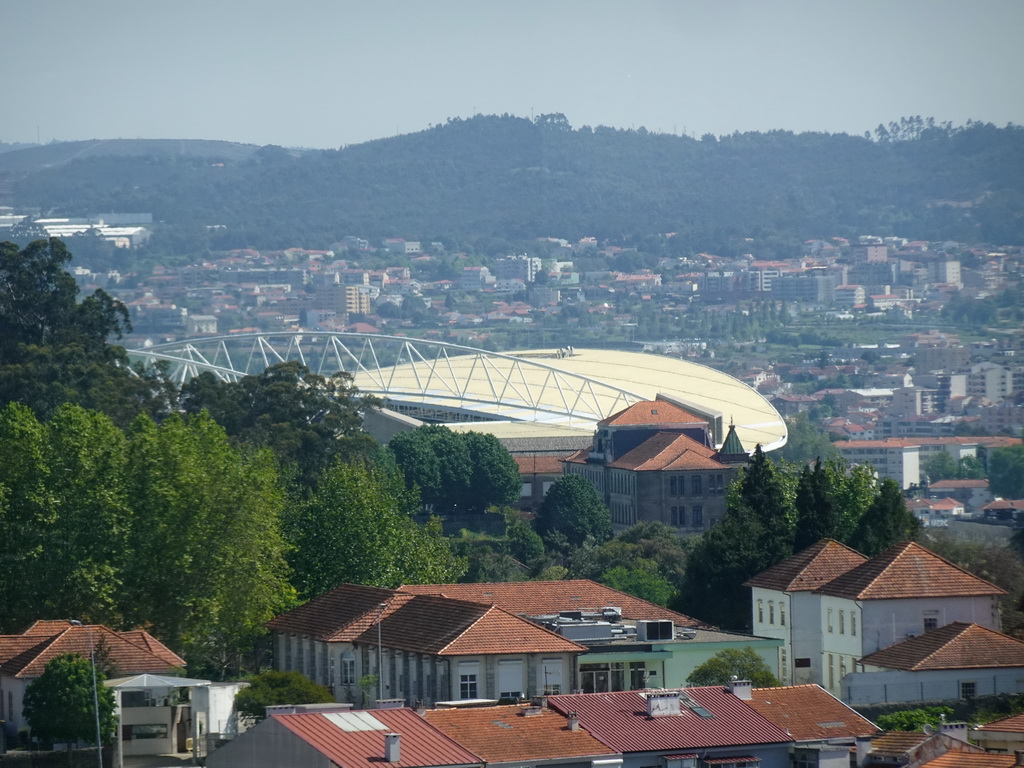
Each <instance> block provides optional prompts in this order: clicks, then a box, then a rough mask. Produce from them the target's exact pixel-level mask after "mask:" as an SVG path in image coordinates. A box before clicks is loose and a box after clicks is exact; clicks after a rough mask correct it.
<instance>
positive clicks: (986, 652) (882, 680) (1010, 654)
mask: <svg viewBox="0 0 1024 768" xmlns="http://www.w3.org/2000/svg"><path fill="white" fill-rule="evenodd" d="M857 668H858V669H857V671H855V672H851V673H850V674H848V675H846V676H845V677H844V678H843V680H842V698H843V700H844V701H846V702H847V703H848V704H851V705H853V706H865V705H870V704H893V703H910V702H923V701H942V700H946V699H968V698H973V697H975V696H992V695H995V694H1001V693H1003V694H1018V693H1024V642H1021V641H1020V640H1017V639H1016V638H1013V637H1009V636H1008V635H1004V634H1002V633H1000V632H996V631H994V630H992V629H988V628H987V627H982V626H979V625H978V624H968V623H965V622H960V621H955V622H953V623H952V624H947V625H946V626H944V627H939V628H938V629H933V630H931V631H930V632H925V633H924V634H923V635H918V636H916V637H912V638H909V639H906V640H903V641H902V642H899V643H896V644H895V645H890V646H889V647H888V648H883V649H882V650H880V651H876V652H875V653H872V654H868V655H867V656H865V657H864V658H862V659H861V660H860V662H858V664H857Z"/></svg>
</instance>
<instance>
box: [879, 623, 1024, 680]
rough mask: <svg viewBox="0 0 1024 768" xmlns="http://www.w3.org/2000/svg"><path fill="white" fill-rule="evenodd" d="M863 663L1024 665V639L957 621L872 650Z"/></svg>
mask: <svg viewBox="0 0 1024 768" xmlns="http://www.w3.org/2000/svg"><path fill="white" fill-rule="evenodd" d="M861 663H862V664H865V665H871V666H874V667H886V668H888V669H906V670H913V671H923V670H931V669H981V668H990V667H1024V642H1021V641H1020V640H1017V639H1015V638H1012V637H1009V636H1008V635H1004V634H1002V633H1000V632H996V631H995V630H993V629H988V628H986V627H982V626H980V625H978V624H967V623H964V622H961V621H955V622H953V623H952V624H947V625H946V626H944V627H939V628H938V629H933V630H931V631H930V632H925V633H924V634H923V635H918V636H917V637H912V638H909V639H907V640H902V641H900V642H898V643H896V644H895V645H890V646H889V647H888V648H883V649H882V650H880V651H875V652H874V653H871V654H868V655H867V656H865V657H864V658H863V659H861Z"/></svg>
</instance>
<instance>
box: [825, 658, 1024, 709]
mask: <svg viewBox="0 0 1024 768" xmlns="http://www.w3.org/2000/svg"><path fill="white" fill-rule="evenodd" d="M962 682H973V683H974V684H975V695H976V696H990V695H993V694H997V693H1013V694H1016V693H1024V666H1022V667H1011V668H1009V669H949V670H946V669H943V670H934V671H928V672H907V671H904V670H886V671H866V672H854V673H851V674H849V675H847V676H846V677H844V678H843V680H842V693H841V695H840V698H841V699H842V700H843V701H844V702H846V703H847V704H849V705H851V706H862V705H867V704H886V703H903V702H909V703H912V702H922V701H941V700H946V699H959V698H960V683H962Z"/></svg>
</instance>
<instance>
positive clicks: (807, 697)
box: [747, 685, 878, 741]
mask: <svg viewBox="0 0 1024 768" xmlns="http://www.w3.org/2000/svg"><path fill="white" fill-rule="evenodd" d="M752 696H753V698H752V699H751V700H750V701H748V702H747V703H748V704H749V705H750V706H751V707H753V708H754V709H755V710H757V712H759V713H760V714H761V715H762V716H763V717H765V718H767V719H768V720H770V721H771V722H773V723H775V725H777V726H778V727H779V728H781V729H782V730H784V731H786V732H787V733H789V734H790V735H792V737H793V738H794V739H796V740H797V741H815V740H819V739H833V738H840V737H842V738H853V737H856V736H873V735H874V734H876V733H878V727H877V726H876V725H874V723H872V722H871V721H869V720H866V719H865V718H863V717H861V716H860V715H859V714H857V713H856V712H854V711H853V710H852V709H850V708H849V707H848V706H846V705H845V704H843V702H841V701H840V700H839V699H837V698H836V697H835V696H833V695H832V694H830V693H829V692H828V691H826V690H825V689H824V688H822V687H820V686H818V685H787V686H783V687H781V688H754V690H753V691H752Z"/></svg>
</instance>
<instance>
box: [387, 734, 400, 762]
mask: <svg viewBox="0 0 1024 768" xmlns="http://www.w3.org/2000/svg"><path fill="white" fill-rule="evenodd" d="M401 759H402V734H400V733H385V734H384V760H385V761H386V762H389V763H397V762H398V761H399V760H401Z"/></svg>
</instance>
